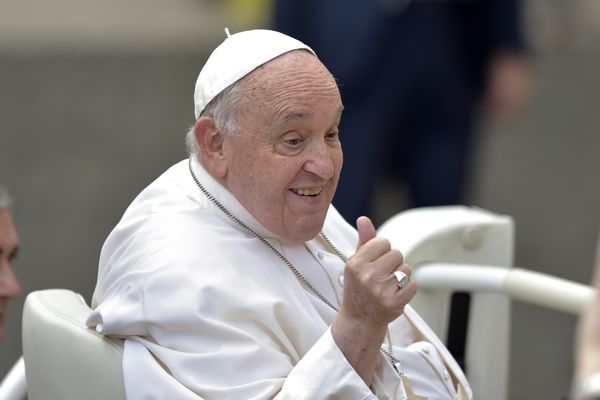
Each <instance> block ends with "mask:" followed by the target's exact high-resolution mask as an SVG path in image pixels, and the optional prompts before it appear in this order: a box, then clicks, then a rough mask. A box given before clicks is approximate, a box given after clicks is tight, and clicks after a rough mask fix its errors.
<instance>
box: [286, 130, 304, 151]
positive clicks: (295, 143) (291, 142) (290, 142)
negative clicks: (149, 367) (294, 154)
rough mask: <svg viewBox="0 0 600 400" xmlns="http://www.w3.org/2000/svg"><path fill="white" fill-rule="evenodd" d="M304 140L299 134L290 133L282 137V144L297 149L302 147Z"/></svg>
mask: <svg viewBox="0 0 600 400" xmlns="http://www.w3.org/2000/svg"><path fill="white" fill-rule="evenodd" d="M303 142H304V138H303V137H302V135H300V134H299V133H298V132H288V133H286V134H284V135H283V136H282V137H281V143H283V145H284V146H285V147H287V148H289V149H296V148H298V147H300V146H302V143H303Z"/></svg>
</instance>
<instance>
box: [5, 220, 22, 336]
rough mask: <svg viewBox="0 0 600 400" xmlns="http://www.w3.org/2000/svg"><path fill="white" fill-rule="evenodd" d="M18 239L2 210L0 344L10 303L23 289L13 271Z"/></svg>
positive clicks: (10, 221) (10, 222)
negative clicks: (12, 263)
mask: <svg viewBox="0 0 600 400" xmlns="http://www.w3.org/2000/svg"><path fill="white" fill-rule="evenodd" d="M17 246H18V238H17V232H15V228H14V226H13V223H12V219H11V217H10V213H9V212H8V210H6V209H3V208H0V342H1V341H2V340H3V339H4V319H5V317H6V311H7V306H8V301H9V300H10V299H12V298H14V297H17V296H18V295H19V294H21V287H20V286H19V282H18V281H17V278H16V277H15V274H14V272H13V270H12V265H11V262H12V259H13V258H14V257H15V255H16V254H17Z"/></svg>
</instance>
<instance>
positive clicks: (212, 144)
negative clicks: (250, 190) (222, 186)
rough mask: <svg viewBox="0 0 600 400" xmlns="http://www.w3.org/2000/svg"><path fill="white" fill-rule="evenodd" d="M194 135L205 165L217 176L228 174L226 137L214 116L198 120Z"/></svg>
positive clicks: (221, 176)
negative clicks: (225, 151)
mask: <svg viewBox="0 0 600 400" xmlns="http://www.w3.org/2000/svg"><path fill="white" fill-rule="evenodd" d="M194 136H195V138H196V144H197V145H198V151H199V152H200V159H201V160H202V162H203V164H204V167H206V169H208V172H210V174H211V175H213V176H214V177H215V178H223V177H225V176H226V175H227V159H226V157H225V155H224V152H223V139H224V138H223V135H222V134H221V132H219V131H218V130H217V128H216V126H215V123H214V120H213V119H212V117H208V116H204V117H201V118H199V119H198V121H196V124H195V125H194Z"/></svg>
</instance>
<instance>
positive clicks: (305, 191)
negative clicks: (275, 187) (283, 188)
mask: <svg viewBox="0 0 600 400" xmlns="http://www.w3.org/2000/svg"><path fill="white" fill-rule="evenodd" d="M290 190H291V191H292V192H294V193H296V194H297V195H299V196H309V197H315V196H318V195H320V194H321V192H322V191H323V187H322V186H321V187H318V188H292V189H290Z"/></svg>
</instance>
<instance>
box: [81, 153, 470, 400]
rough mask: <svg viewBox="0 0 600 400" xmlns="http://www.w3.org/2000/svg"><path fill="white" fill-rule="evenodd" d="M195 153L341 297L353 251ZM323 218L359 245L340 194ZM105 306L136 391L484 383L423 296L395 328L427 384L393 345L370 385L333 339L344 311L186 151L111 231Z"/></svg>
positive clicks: (343, 391) (428, 391) (170, 394)
mask: <svg viewBox="0 0 600 400" xmlns="http://www.w3.org/2000/svg"><path fill="white" fill-rule="evenodd" d="M192 165H193V169H194V173H195V174H196V176H197V177H198V178H199V180H200V182H201V183H202V185H203V186H204V187H205V188H206V189H207V190H208V191H209V192H210V193H211V194H212V195H213V196H214V197H215V198H216V199H217V200H218V201H219V202H220V203H221V204H222V205H223V206H225V208H227V209H228V210H229V211H231V212H232V213H233V214H234V215H235V216H236V217H237V218H238V219H240V220H241V221H242V222H243V223H245V224H246V225H247V226H249V227H250V228H251V229H253V230H254V231H255V232H256V233H258V234H259V235H261V236H263V237H264V238H265V239H266V240H268V242H269V243H270V244H271V245H272V246H273V247H274V248H276V249H277V250H278V251H279V252H280V253H281V254H282V255H284V256H285V257H286V258H287V259H288V260H289V261H290V262H291V263H292V264H293V265H294V266H295V267H296V268H297V269H298V270H299V272H300V273H301V274H302V275H303V276H304V277H305V278H306V279H307V280H308V281H309V282H310V283H311V284H312V285H313V286H314V287H315V288H316V289H317V290H318V291H319V292H320V293H322V294H323V295H324V296H325V297H326V298H327V299H328V300H329V301H330V302H331V303H333V304H335V305H336V306H339V304H341V301H342V295H343V286H342V285H343V279H342V278H341V277H342V276H343V270H344V262H343V261H342V260H341V259H340V258H339V257H338V256H336V255H335V254H334V253H333V251H332V250H331V248H330V247H329V246H328V245H327V244H326V243H325V242H324V241H323V240H322V239H321V238H320V236H319V237H318V238H315V239H313V240H311V241H309V242H307V243H305V244H301V245H296V244H290V243H286V241H285V240H283V239H281V238H280V237H277V236H276V235H274V234H272V233H271V232H269V231H268V230H266V229H265V228H264V227H263V226H261V225H260V224H259V223H258V222H257V221H256V220H255V219H254V218H253V217H252V216H251V215H250V214H249V213H248V212H247V211H246V210H245V209H244V208H243V207H242V205H241V204H240V203H239V202H238V201H237V200H236V198H235V197H234V196H233V195H232V194H231V193H230V192H229V191H228V190H227V189H225V188H224V187H223V186H221V185H220V184H219V183H218V182H217V181H215V180H214V179H213V178H212V177H211V176H210V175H209V174H208V173H207V172H206V171H205V170H204V169H203V168H202V167H201V166H200V164H199V163H198V162H196V161H193V164H192ZM323 232H324V233H325V234H326V235H327V236H328V237H329V239H330V240H331V242H332V243H333V245H334V246H335V247H336V248H337V249H338V250H339V251H341V253H342V254H344V255H346V256H348V257H349V256H351V255H352V254H353V253H354V251H355V248H356V244H357V240H358V235H357V232H356V230H355V229H354V228H352V227H351V226H350V225H349V224H348V223H346V221H344V219H343V218H342V217H341V216H340V215H339V214H338V212H337V211H336V210H335V209H334V208H333V207H330V209H329V212H328V214H327V219H326V221H325V226H324V228H323ZM92 307H93V308H94V311H93V312H92V313H91V314H90V316H89V318H88V321H87V323H88V325H89V326H91V327H95V328H96V330H97V331H98V332H100V333H102V334H105V335H110V336H117V337H124V338H126V341H125V350H124V354H123V370H124V380H125V391H126V394H127V398H128V399H131V400H137V399H169V400H174V399H196V400H198V399H206V400H226V399H235V400H240V399H271V398H276V399H311V400H319V399H360V400H363V399H406V398H407V393H409V398H427V399H458V398H460V399H466V398H471V397H472V394H471V389H470V387H469V385H468V383H467V381H466V379H465V376H464V374H463V373H462V371H461V370H460V368H459V366H458V365H457V363H456V362H455V361H454V359H453V358H452V356H451V355H450V354H449V352H448V351H447V350H446V348H445V347H444V346H443V344H442V343H441V342H440V341H439V339H438V338H437V337H436V336H435V334H434V333H433V332H432V331H431V329H429V327H428V326H427V325H426V324H425V323H424V322H423V321H422V320H421V318H420V317H419V316H418V315H417V313H416V312H415V311H414V310H413V309H412V308H411V307H410V306H407V307H406V309H405V312H404V314H403V315H402V316H401V317H400V318H398V319H397V320H396V321H394V323H392V324H391V325H390V332H391V339H392V343H393V351H394V356H395V357H396V358H398V359H399V360H400V361H401V364H402V370H403V372H404V373H405V376H406V378H408V381H409V382H410V386H411V387H412V391H414V393H416V394H418V395H420V396H422V397H412V396H410V392H411V390H410V388H408V386H407V385H405V384H404V383H403V380H401V379H400V376H399V374H398V373H397V372H396V371H395V370H394V368H393V366H392V364H391V362H390V361H389V359H388V357H387V356H385V355H384V354H383V353H382V355H381V357H380V360H379V363H378V367H377V371H376V376H375V378H374V381H373V384H372V387H371V388H369V387H368V386H367V385H366V384H365V383H364V382H363V380H362V379H361V378H360V376H359V375H358V374H357V373H356V372H355V371H354V369H353V368H352V367H351V366H350V364H349V363H348V362H347V360H346V359H345V357H344V355H343V354H342V353H341V351H340V349H339V348H338V347H337V345H336V344H335V342H334V341H333V339H332V336H331V332H330V330H329V325H330V323H331V321H332V320H333V318H334V316H335V311H334V310H332V309H331V308H330V307H329V306H327V305H326V304H324V303H323V301H322V300H320V299H319V298H318V297H316V296H315V295H314V294H313V293H312V292H310V291H309V290H307V289H305V287H303V285H302V284H301V283H300V282H299V280H298V279H297V277H296V276H295V275H294V273H293V272H292V271H291V270H290V269H289V268H288V266H287V265H286V264H285V263H284V262H283V261H282V260H281V259H280V258H279V257H278V256H277V255H276V254H275V253H274V252H273V251H272V250H270V249H269V248H268V247H267V246H266V245H265V244H264V243H262V242H261V241H260V240H258V239H257V238H255V237H252V236H251V235H249V234H248V233H247V232H246V231H244V230H243V229H242V228H240V226H239V225H237V224H236V222H234V221H233V220H232V219H230V218H229V217H227V216H226V215H225V214H224V213H223V212H222V211H221V210H220V209H219V208H218V207H217V206H216V205H215V204H214V203H212V202H211V201H210V200H209V199H208V198H207V197H206V196H205V195H204V194H203V193H202V192H201V191H200V189H199V188H198V186H197V185H196V183H195V182H194V180H193V178H192V175H191V174H190V171H189V168H188V161H187V160H185V161H182V162H180V163H178V164H176V165H174V166H173V167H171V168H170V169H169V170H168V171H166V172H165V173H164V174H163V175H162V176H160V177H159V178H158V179H157V180H156V181H154V182H153V183H152V184H151V185H150V186H148V187H147V188H146V189H145V190H144V191H142V192H141V193H140V195H139V196H138V197H137V198H136V199H135V200H134V201H133V203H132V204H131V205H130V206H129V208H128V209H127V211H126V212H125V214H124V215H123V217H122V219H121V221H120V222H119V223H118V225H117V226H116V227H115V229H114V230H113V231H112V232H111V234H110V235H109V237H108V239H107V240H106V242H105V243H104V246H103V248H102V253H101V256H100V268H99V273H98V283H97V286H96V290H95V292H94V297H93V300H92Z"/></svg>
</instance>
